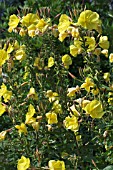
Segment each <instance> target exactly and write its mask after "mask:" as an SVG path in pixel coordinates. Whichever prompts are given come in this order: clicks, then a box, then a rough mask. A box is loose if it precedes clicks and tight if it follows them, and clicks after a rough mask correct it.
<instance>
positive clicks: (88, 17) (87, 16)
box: [77, 10, 101, 32]
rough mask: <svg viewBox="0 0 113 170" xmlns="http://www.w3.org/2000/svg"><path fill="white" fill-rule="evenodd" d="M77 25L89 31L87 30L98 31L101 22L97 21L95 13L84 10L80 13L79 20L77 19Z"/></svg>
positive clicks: (97, 16)
mask: <svg viewBox="0 0 113 170" xmlns="http://www.w3.org/2000/svg"><path fill="white" fill-rule="evenodd" d="M77 24H78V25H81V26H82V27H84V28H86V29H89V30H93V29H95V30H97V31H98V32H100V30H99V25H100V26H101V21H100V19H99V15H98V13H96V12H93V11H91V10H85V11H83V12H81V14H80V16H79V18H78V22H77Z"/></svg>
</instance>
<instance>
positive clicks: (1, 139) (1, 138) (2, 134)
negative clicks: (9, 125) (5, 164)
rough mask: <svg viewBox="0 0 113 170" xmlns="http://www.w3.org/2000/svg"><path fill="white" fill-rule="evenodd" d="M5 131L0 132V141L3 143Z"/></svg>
mask: <svg viewBox="0 0 113 170" xmlns="http://www.w3.org/2000/svg"><path fill="white" fill-rule="evenodd" d="M6 133H7V131H2V132H0V141H3V140H4V139H5V136H6Z"/></svg>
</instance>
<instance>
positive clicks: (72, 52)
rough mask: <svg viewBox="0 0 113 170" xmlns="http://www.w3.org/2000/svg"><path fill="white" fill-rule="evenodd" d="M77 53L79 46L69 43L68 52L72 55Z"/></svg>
mask: <svg viewBox="0 0 113 170" xmlns="http://www.w3.org/2000/svg"><path fill="white" fill-rule="evenodd" d="M78 53H79V48H78V47H76V46H74V45H70V54H71V55H72V56H73V57H76V56H77V55H78Z"/></svg>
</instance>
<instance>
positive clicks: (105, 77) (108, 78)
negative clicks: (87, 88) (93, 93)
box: [103, 72, 110, 82]
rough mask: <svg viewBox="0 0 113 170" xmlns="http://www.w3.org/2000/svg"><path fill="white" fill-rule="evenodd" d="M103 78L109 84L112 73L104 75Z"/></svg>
mask: <svg viewBox="0 0 113 170" xmlns="http://www.w3.org/2000/svg"><path fill="white" fill-rule="evenodd" d="M103 78H104V80H105V81H106V82H108V81H109V80H110V73H109V72H107V73H104V75H103Z"/></svg>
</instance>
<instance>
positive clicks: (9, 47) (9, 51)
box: [7, 43, 14, 54]
mask: <svg viewBox="0 0 113 170" xmlns="http://www.w3.org/2000/svg"><path fill="white" fill-rule="evenodd" d="M13 50H14V47H13V46H12V45H11V44H10V43H9V45H8V48H7V53H8V54H9V53H11V52H12V51H13Z"/></svg>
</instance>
